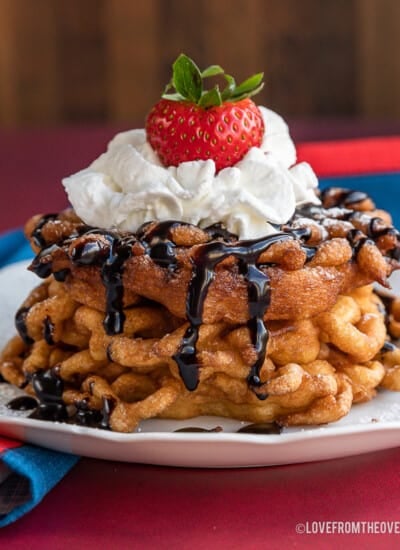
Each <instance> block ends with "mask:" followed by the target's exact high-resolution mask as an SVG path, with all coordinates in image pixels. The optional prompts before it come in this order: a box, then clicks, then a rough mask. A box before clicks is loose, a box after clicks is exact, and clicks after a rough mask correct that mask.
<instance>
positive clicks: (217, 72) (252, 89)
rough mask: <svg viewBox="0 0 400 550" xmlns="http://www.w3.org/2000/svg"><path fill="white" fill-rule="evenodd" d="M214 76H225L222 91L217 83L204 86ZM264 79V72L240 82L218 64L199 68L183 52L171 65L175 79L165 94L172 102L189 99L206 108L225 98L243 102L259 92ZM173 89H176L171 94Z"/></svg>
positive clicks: (217, 103) (223, 100) (165, 97)
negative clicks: (202, 69)
mask: <svg viewBox="0 0 400 550" xmlns="http://www.w3.org/2000/svg"><path fill="white" fill-rule="evenodd" d="M213 76H222V77H223V78H224V79H225V81H226V86H225V88H224V89H223V90H222V91H220V88H219V86H218V84H216V85H215V86H214V87H213V88H211V89H210V90H205V89H204V80H205V79H207V78H210V77H213ZM263 78H264V73H257V74H255V75H253V76H250V77H249V78H247V79H246V80H244V81H243V82H241V83H240V84H239V85H237V84H236V81H235V79H234V78H233V76H231V75H229V74H226V73H225V71H224V69H223V68H222V67H220V66H219V65H211V66H210V67H207V68H206V69H204V71H200V69H199V67H198V66H197V65H196V63H195V62H194V61H193V60H192V59H190V57H188V56H187V55H185V54H183V53H181V54H180V55H179V56H178V57H177V59H176V60H175V61H174V63H173V65H172V78H171V81H170V82H169V83H168V85H167V87H166V88H165V91H164V93H163V95H162V97H163V98H164V99H170V100H172V101H190V102H192V103H195V104H197V105H200V106H201V107H203V108H204V109H207V108H209V107H214V106H218V105H221V104H222V103H223V102H225V101H230V102H235V101H241V100H242V99H245V98H248V97H252V96H254V95H255V94H258V92H259V91H260V90H262V88H263V87H264V83H263V81H262V80H263ZM170 90H175V91H172V93H171V92H170Z"/></svg>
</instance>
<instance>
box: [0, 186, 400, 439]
mask: <svg viewBox="0 0 400 550" xmlns="http://www.w3.org/2000/svg"><path fill="white" fill-rule="evenodd" d="M321 201H322V205H321V206H315V205H306V206H304V207H302V208H301V209H298V210H297V211H296V213H295V215H294V216H293V218H292V219H291V220H290V222H289V223H287V224H286V225H284V226H282V227H279V228H277V233H275V234H273V235H269V236H266V237H264V238H261V239H255V240H247V241H239V240H238V239H237V237H236V236H235V235H233V234H231V233H228V232H227V231H226V230H224V228H223V227H222V226H220V225H218V224H217V225H214V226H211V227H208V228H206V229H200V228H199V227H197V226H193V225H190V224H185V223H181V222H174V221H171V222H160V223H156V222H154V223H153V222H151V223H147V224H145V225H143V226H142V227H141V228H140V229H139V230H138V231H137V232H136V233H134V234H133V233H119V232H114V231H111V230H102V229H98V228H94V227H89V226H87V225H85V224H84V223H83V222H82V221H81V220H80V219H79V218H78V217H77V216H76V215H75V214H74V212H73V211H72V210H67V211H64V212H62V213H60V214H59V215H48V216H43V217H39V216H36V217H34V218H33V219H31V220H30V221H29V222H28V224H27V227H26V233H27V236H28V237H29V239H30V241H31V244H32V247H33V249H34V251H35V252H36V254H37V255H36V257H35V259H34V260H33V262H32V265H31V267H30V269H31V270H32V271H34V272H35V273H36V274H37V275H38V276H39V277H41V278H42V279H44V281H43V283H42V284H41V285H40V286H39V287H37V288H36V289H35V290H33V291H32V293H31V294H30V295H29V296H28V298H27V299H26V301H25V302H24V304H23V305H22V306H21V308H20V309H19V311H18V312H17V314H16V327H17V329H18V335H17V336H15V337H14V338H13V339H12V340H11V341H10V342H9V343H8V344H7V346H6V348H5V349H4V350H3V352H2V355H1V358H0V372H1V374H2V376H3V378H4V379H5V380H6V381H8V382H10V383H12V384H15V385H17V386H19V387H21V388H25V389H26V390H27V391H28V392H29V393H31V394H33V395H35V396H36V398H37V400H38V408H37V411H36V412H35V414H36V416H38V417H41V418H47V419H52V420H61V421H62V420H68V421H76V422H77V423H83V424H86V425H93V426H100V427H104V428H110V429H111V430H114V431H118V432H131V431H134V430H135V429H136V428H137V426H138V424H139V422H140V421H141V420H143V419H147V418H151V417H158V418H174V419H186V418H190V417H194V416H198V415H216V416H224V417H231V418H236V419H240V420H244V421H249V422H254V423H262V422H270V421H275V422H278V423H280V424H281V425H285V426H297V425H307V424H323V423H327V422H333V421H336V420H338V419H339V418H341V417H343V416H344V415H346V414H347V413H348V412H349V410H350V409H351V406H352V404H353V403H359V402H364V401H367V400H369V399H371V398H373V397H374V395H375V394H376V391H377V388H379V387H383V388H387V389H392V390H399V389H400V356H399V353H400V352H399V351H398V349H397V347H396V346H395V345H394V344H393V338H392V335H393V336H394V337H398V336H399V335H400V328H399V327H400V304H399V303H397V301H396V299H392V297H391V295H390V294H389V293H387V294H385V295H384V296H382V295H378V293H377V291H375V289H374V287H373V283H376V282H378V283H380V284H381V285H384V286H385V285H387V277H388V276H389V275H390V274H391V273H392V271H393V270H394V269H396V268H398V266H399V264H398V259H399V257H400V255H399V254H400V246H399V233H398V232H397V231H396V230H395V229H394V228H393V227H392V226H391V225H390V223H391V222H390V219H389V218H388V215H387V214H386V213H384V212H381V211H377V210H375V206H374V204H373V203H372V201H371V200H370V199H369V198H368V197H367V196H366V195H365V194H363V193H357V192H350V191H346V190H343V189H329V190H327V191H325V192H323V193H322V194H321ZM380 294H381V293H380ZM391 333H392V335H391Z"/></svg>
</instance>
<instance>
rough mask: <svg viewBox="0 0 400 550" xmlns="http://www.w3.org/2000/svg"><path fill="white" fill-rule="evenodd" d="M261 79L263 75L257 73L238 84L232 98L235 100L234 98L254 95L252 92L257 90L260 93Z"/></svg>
mask: <svg viewBox="0 0 400 550" xmlns="http://www.w3.org/2000/svg"><path fill="white" fill-rule="evenodd" d="M263 78H264V73H257V74H254V75H253V76H251V77H250V78H247V79H246V80H244V81H243V82H242V83H241V84H239V86H237V87H236V90H235V92H234V94H233V95H234V97H235V98H236V96H239V95H242V94H250V93H251V95H254V90H256V89H258V91H260V89H261V88H260V85H261V82H262V79H263Z"/></svg>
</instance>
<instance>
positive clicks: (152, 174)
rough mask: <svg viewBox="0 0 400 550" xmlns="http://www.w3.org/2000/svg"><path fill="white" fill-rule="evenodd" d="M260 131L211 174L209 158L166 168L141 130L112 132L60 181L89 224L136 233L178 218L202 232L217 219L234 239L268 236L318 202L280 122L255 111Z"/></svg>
mask: <svg viewBox="0 0 400 550" xmlns="http://www.w3.org/2000/svg"><path fill="white" fill-rule="evenodd" d="M260 110H261V113H262V116H263V119H264V125H265V133H264V137H263V141H262V143H261V145H260V147H253V148H251V149H250V150H249V151H248V152H247V154H246V155H245V157H244V158H243V159H242V160H241V161H240V162H238V163H237V164H236V165H235V166H233V167H229V168H225V169H223V170H221V171H220V172H219V173H216V170H215V163H214V161H213V160H205V161H203V160H198V161H191V162H183V163H181V164H180V165H179V166H177V167H174V166H170V167H165V166H163V165H162V164H161V162H160V160H159V159H158V156H157V154H156V153H155V151H154V150H153V149H152V148H151V146H150V144H149V143H148V142H147V140H146V133H145V131H144V130H130V131H127V132H122V133H120V134H117V135H116V136H115V137H114V138H113V139H112V141H111V142H110V143H109V145H108V149H107V152H105V153H104V154H102V155H100V157H99V158H97V159H96V160H95V161H94V162H93V163H92V164H91V165H90V166H89V167H88V168H86V169H84V170H81V171H80V172H78V173H76V174H73V175H72V176H69V177H67V178H64V179H63V185H64V187H65V190H66V192H67V194H68V198H69V200H70V202H71V204H72V206H73V208H74V209H75V212H76V213H77V214H78V216H79V217H80V218H81V219H82V220H83V221H84V222H85V223H86V224H88V225H92V226H96V227H101V228H104V229H112V228H115V229H119V230H122V231H132V232H134V231H136V230H137V229H138V228H139V227H140V226H141V225H142V224H143V223H144V222H147V221H152V220H158V221H166V220H178V221H183V222H188V223H192V224H195V225H199V226H200V227H206V226H208V225H211V224H213V223H217V222H222V223H224V224H225V226H226V227H227V229H228V230H229V231H231V232H232V233H236V234H237V235H238V236H239V237H240V238H241V239H252V238H257V237H262V236H264V235H267V234H270V233H273V232H275V231H276V229H275V228H274V227H273V225H271V224H282V223H285V222H287V221H288V220H289V219H290V218H291V216H292V215H293V213H294V210H295V208H296V206H299V205H301V204H304V203H306V202H312V203H314V204H318V203H319V200H318V199H317V197H316V196H315V193H314V191H313V189H314V188H316V187H317V185H318V181H317V178H316V176H315V174H314V172H313V170H312V169H311V167H310V166H309V165H308V164H307V163H305V162H301V163H299V164H295V163H296V149H295V146H294V144H293V141H292V140H291V138H290V135H289V130H288V126H287V124H286V123H285V121H284V120H283V119H282V118H281V117H280V116H279V115H278V114H276V113H274V112H273V111H271V110H269V109H266V108H265V107H260Z"/></svg>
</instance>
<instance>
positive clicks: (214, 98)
mask: <svg viewBox="0 0 400 550" xmlns="http://www.w3.org/2000/svg"><path fill="white" fill-rule="evenodd" d="M199 105H200V107H203V109H207V108H209V107H215V106H218V105H222V97H221V93H220V91H219V88H218V86H215V88H213V89H212V90H209V91H208V92H203V95H202V96H201V98H200V101H199Z"/></svg>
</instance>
